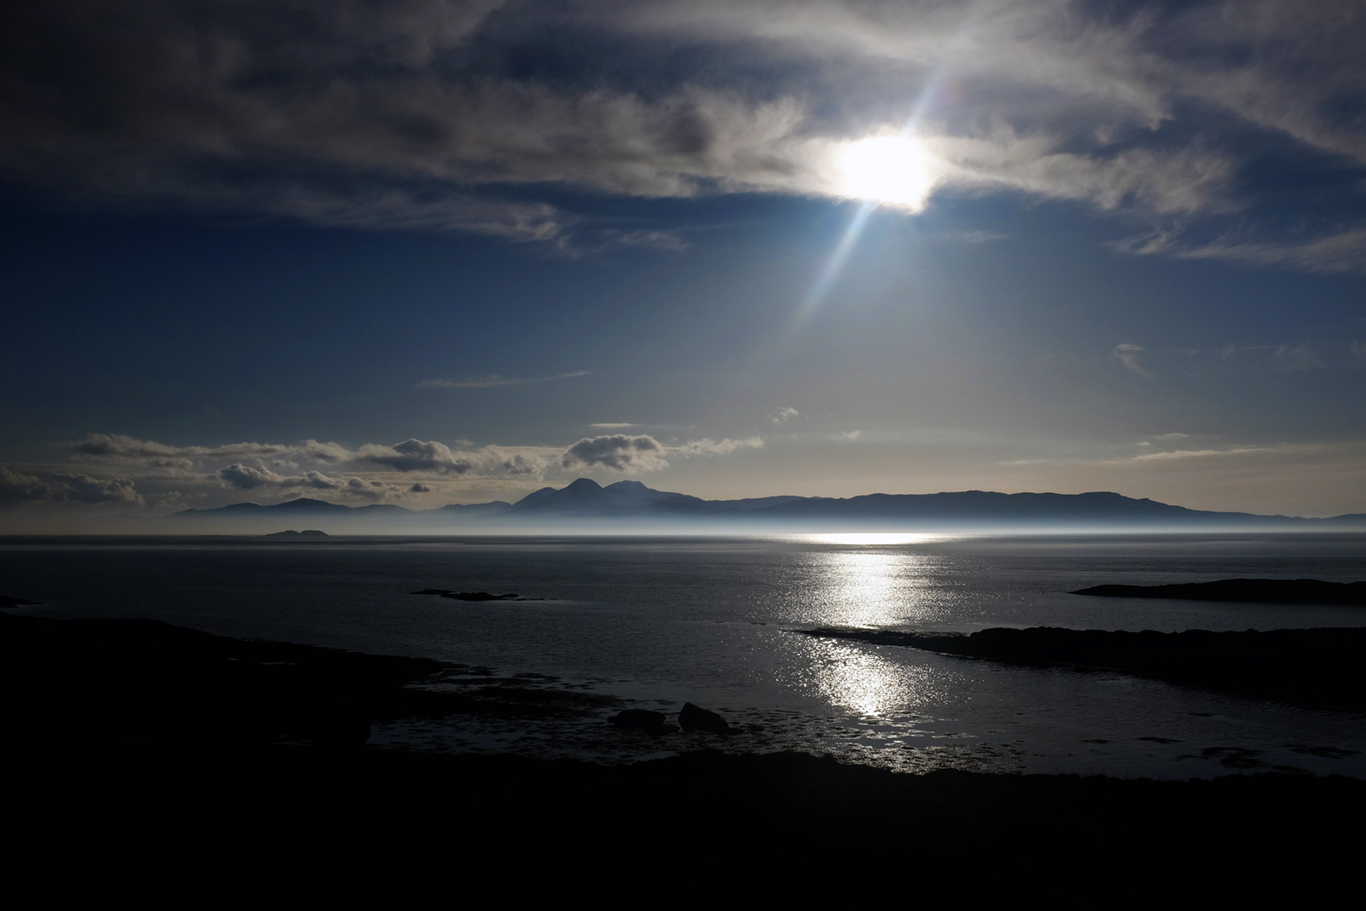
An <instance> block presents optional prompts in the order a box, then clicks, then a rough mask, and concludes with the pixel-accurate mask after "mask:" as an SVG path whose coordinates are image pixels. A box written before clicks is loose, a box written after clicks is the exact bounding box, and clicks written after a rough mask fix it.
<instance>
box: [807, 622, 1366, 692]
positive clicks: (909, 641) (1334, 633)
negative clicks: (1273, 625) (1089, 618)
mask: <svg viewBox="0 0 1366 911" xmlns="http://www.w3.org/2000/svg"><path fill="white" fill-rule="evenodd" d="M793 632H796V633H800V634H802V635H807V636H818V637H826V638H835V639H855V640H858V641H861V642H871V643H874V644H876V645H892V646H899V647H909V648H919V649H925V650H927V651H933V652H939V653H940V654H945V655H954V656H957V657H961V658H980V659H986V660H990V661H1002V662H1007V663H1010V664H1021V665H1027V666H1030V667H1068V668H1074V669H1077V670H1082V671H1120V672H1122V673H1126V674H1134V675H1137V676H1141V677H1151V678H1154V679H1158V680H1165V681H1167V682H1169V683H1177V684H1181V685H1184V686H1197V687H1203V688H1205V689H1211V690H1218V691H1220V692H1225V693H1233V694H1236V695H1240V696H1252V697H1256V698H1261V699H1271V700H1278V701H1286V702H1295V703H1299V704H1302V705H1307V706H1314V707H1323V708H1336V709H1347V710H1350V711H1366V681H1363V679H1362V677H1361V673H1360V670H1359V667H1358V662H1359V661H1360V656H1361V654H1362V650H1363V649H1366V629H1354V628H1349V629H1282V630H1269V631H1265V632H1258V631H1255V630H1248V631H1246V632H1210V631H1208V630H1186V631H1185V632H1180V633H1159V632H1155V631H1153V630H1144V631H1143V632H1110V631H1105V630H1072V629H1058V628H1056V627H1031V628H1029V629H985V630H981V631H979V632H975V633H972V634H971V635H966V636H965V635H961V634H947V635H946V634H926V633H909V632H897V631H894V630H869V629H850V628H842V627H821V628H818V629H811V630H793Z"/></svg>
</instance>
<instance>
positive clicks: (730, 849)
mask: <svg viewBox="0 0 1366 911" xmlns="http://www.w3.org/2000/svg"><path fill="white" fill-rule="evenodd" d="M0 648H2V649H3V652H4V653H3V655H2V656H0V657H3V659H4V660H3V663H0V673H3V686H4V698H3V699H0V730H3V731H4V732H5V734H4V736H5V740H4V743H3V749H0V780H3V781H4V782H5V804H4V807H5V815H4V825H3V826H0V857H3V858H4V863H5V870H6V873H5V877H4V884H3V887H0V891H2V892H3V895H4V897H5V899H6V905H7V906H9V907H19V908H68V907H94V906H98V907H102V908H107V907H114V908H119V907H137V908H185V907H204V906H217V905H228V904H243V903H248V902H249V903H252V904H260V903H261V900H262V898H263V897H265V896H270V898H271V899H272V900H273V903H305V902H306V903H307V904H308V906H338V905H339V906H348V907H349V906H361V905H365V906H372V907H423V906H427V905H431V906H433V907H435V906H437V905H438V904H439V905H441V906H445V905H449V904H451V903H452V902H453V901H460V900H467V899H469V898H470V897H472V896H476V895H484V896H492V897H494V898H497V899H499V900H501V901H505V902H508V903H510V904H526V903H530V902H538V903H539V902H551V901H554V902H556V903H563V902H564V899H565V897H566V896H576V897H577V896H583V897H585V898H587V899H588V900H589V901H592V902H593V903H595V904H600V903H603V901H604V898H606V897H607V896H612V897H613V898H614V897H615V896H616V895H619V894H623V893H622V887H623V886H624V887H626V890H627V891H626V892H625V893H624V894H626V895H629V896H630V898H629V900H632V901H638V900H639V896H640V895H641V894H642V892H641V891H640V890H639V889H635V888H634V886H643V887H646V888H649V889H653V890H657V889H658V887H659V883H660V880H661V877H662V876H665V875H666V871H669V870H676V869H678V868H679V867H681V866H686V867H691V868H696V867H699V866H701V867H703V868H704V869H705V870H706V875H705V876H704V877H699V876H685V877H681V878H675V879H671V880H670V881H669V884H668V890H669V891H668V895H669V897H670V901H673V900H674V899H675V896H687V897H688V898H689V899H696V900H711V901H714V900H715V898H716V897H717V896H718V895H726V896H732V895H734V896H740V897H744V896H747V895H755V894H757V895H761V896H762V899H763V900H764V901H766V902H771V901H789V902H790V901H795V900H801V901H803V902H810V901H812V900H813V899H819V900H826V901H833V900H838V901H844V902H847V901H849V900H851V899H852V898H854V897H857V898H859V899H863V900H866V899H868V898H876V897H878V896H879V895H883V894H889V893H890V890H895V894H901V895H904V894H905V893H906V891H907V889H911V890H912V891H913V893H914V896H915V898H917V899H919V900H920V901H922V902H923V901H927V900H935V899H941V900H942V899H952V900H954V901H957V902H960V903H961V902H964V901H966V902H968V903H971V904H981V903H984V902H986V901H993V902H996V901H1010V902H1013V903H1019V900H1020V899H1021V898H1022V897H1026V896H1029V897H1036V898H1039V899H1042V900H1045V901H1048V902H1050V903H1061V904H1069V903H1073V902H1077V903H1080V902H1082V901H1085V902H1087V903H1093V902H1094V900H1095V899H1096V897H1097V896H1102V895H1103V896H1123V898H1124V899H1125V900H1127V901H1132V902H1135V903H1137V902H1139V901H1164V902H1166V901H1169V900H1170V899H1171V897H1172V896H1173V895H1180V896H1181V897H1182V898H1183V899H1186V900H1187V901H1190V902H1207V903H1212V902H1219V903H1221V904H1225V903H1232V902H1239V901H1247V902H1256V903H1259V904H1261V903H1265V902H1268V901H1285V902H1289V901H1294V902H1296V903H1305V902H1327V900H1328V899H1329V898H1336V896H1337V893H1338V890H1341V889H1343V888H1344V887H1350V886H1352V885H1354V883H1355V878H1356V870H1357V868H1358V866H1359V856H1358V855H1359V846H1360V830H1359V826H1360V819H1361V818H1362V817H1363V813H1366V782H1361V781H1357V780H1353V779H1343V778H1336V777H1335V778H1314V777H1309V776H1291V775H1255V776H1231V777H1228V778H1222V779H1218V780H1215V781H1191V782H1172V781H1167V782H1154V781H1145V780H1117V779H1110V778H1100V777H1093V778H1091V777H1088V778H1079V777H1068V776H1033V775H1031V776H1019V777H1011V776H990V775H973V774H969V773H963V772H949V771H945V772H935V773H932V774H929V775H923V776H913V775H898V774H895V773H891V772H887V771H883V770H878V769H872V768H867V767H860V766H846V765H841V764H839V763H837V762H835V761H833V760H831V759H826V758H817V757H812V756H805V755H799V754H792V753H782V754H771V755H739V756H737V755H725V754H722V753H719V752H716V751H702V752H699V753H689V754H686V755H682V756H677V757H673V758H669V759H662V760H657V761H653V762H644V763H637V764H635V765H629V766H610V767H609V766H601V765H593V764H588V763H582V762H575V761H570V760H557V761H536V760H530V759H522V758H518V757H512V756H491V755H462V756H452V755H437V754H423V753H414V752H405V751H396V750H376V749H374V748H365V749H334V748H327V749H318V748H316V746H314V747H307V746H305V747H299V746H286V745H282V743H281V742H280V741H278V740H271V739H270V738H268V737H262V736H261V731H260V730H258V729H257V728H255V727H253V726H250V725H248V726H245V727H235V726H234V725H232V724H228V723H226V720H227V719H230V718H233V717H237V716H238V715H239V714H240V712H241V711H242V710H243V709H244V708H245V709H248V710H249V711H248V716H250V715H254V714H259V713H266V714H267V715H268V714H269V711H268V708H267V705H268V703H269V702H270V701H274V702H277V703H280V704H281V705H285V706H289V705H294V706H296V709H293V710H290V711H291V712H292V711H296V710H299V709H298V707H299V706H303V705H309V704H312V705H315V706H316V707H317V710H318V711H319V712H321V711H322V710H323V707H325V706H333V707H335V706H338V705H342V706H344V705H354V704H355V703H354V702H353V701H351V700H361V702H364V701H365V699H367V698H370V699H373V700H374V704H375V705H379V706H385V707H387V709H386V710H387V711H390V712H403V711H407V710H408V708H409V707H408V706H406V705H405V704H403V703H402V702H401V701H400V702H394V701H392V700H394V699H399V700H401V699H403V698H406V697H404V696H402V695H401V694H399V695H397V696H396V695H395V693H394V690H401V689H403V686H402V682H403V681H408V680H414V679H417V680H428V679H432V677H430V676H424V675H426V674H428V672H433V673H436V672H435V671H434V669H433V667H432V665H434V664H435V663H434V662H421V661H417V662H414V661H413V660H412V659H403V658H386V657H382V656H363V655H354V654H352V653H346V652H331V651H328V650H323V649H308V648H305V647H300V646H282V645H279V644H272V643H242V642H236V641H235V640H223V639H221V638H220V637H214V636H206V635H205V634H202V633H194V632H192V631H189V630H180V629H177V628H175V627H167V626H165V625H164V624H149V623H142V622H137V621H61V622H58V621H40V620H34V619H33V618H23V617H4V618H3V619H0ZM277 661H280V662H292V663H281V664H277V663H274V662H277ZM196 664H198V665H200V666H198V667H196V666H195V665H196ZM237 665H245V666H246V668H248V670H246V672H245V673H244V674H243V673H240V672H242V671H243V670H244V668H242V667H236V666H237ZM290 668H293V669H295V671H296V672H297V673H295V672H291V671H290V670H289V669H290ZM225 669H226V670H225ZM446 669H447V670H449V667H448V668H446ZM276 670H280V671H281V674H280V675H276V673H275V671H276ZM292 674H293V676H291V675H292ZM291 681H292V682H291ZM334 685H336V686H340V687H341V689H342V691H344V692H345V693H346V694H347V697H346V699H341V700H338V699H337V698H336V697H335V695H328V694H327V693H323V692H317V691H316V690H315V688H318V689H322V690H331V689H332V688H333V686H334ZM488 688H490V689H497V688H499V687H498V686H493V685H491V686H490V687H488ZM503 688H508V689H517V688H515V687H503ZM182 693H190V694H193V698H189V699H186V698H184V697H183V696H182V695H181V694H182ZM367 694H369V695H368V696H367ZM419 708H424V710H425V707H421V706H419ZM178 711H183V712H184V713H186V714H188V715H190V716H192V717H196V718H199V719H200V722H197V723H190V724H179V723H176V718H177V717H178V716H177V712H178ZM305 714H306V713H305ZM289 715H290V712H284V713H283V714H282V716H281V717H288V716H289ZM213 719H217V720H218V723H219V729H218V731H217V732H216V733H215V734H214V735H212V736H205V735H204V732H203V730H202V727H203V723H204V722H205V721H208V720H213ZM623 871H628V872H623ZM629 871H638V873H639V880H638V881H636V882H633V881H632V880H631V878H630V872H629ZM623 877H625V878H623ZM606 900H607V901H611V900H612V898H606Z"/></svg>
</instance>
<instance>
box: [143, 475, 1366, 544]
mask: <svg viewBox="0 0 1366 911" xmlns="http://www.w3.org/2000/svg"><path fill="white" fill-rule="evenodd" d="M305 518H306V519H307V520H308V522H309V524H310V525H315V526H318V527H320V528H327V529H328V530H329V531H330V533H332V534H338V533H341V534H348V533H349V534H367V533H381V534H390V533H407V534H423V533H436V534H441V533H450V532H460V531H470V530H480V531H489V532H495V533H496V532H498V531H508V532H516V531H525V530H530V529H535V528H545V529H547V530H552V531H572V530H576V529H586V530H600V529H607V528H617V527H619V528H622V529H624V530H635V531H640V532H660V533H668V532H669V531H671V530H675V529H676V530H680V531H698V530H714V531H716V532H718V533H725V532H727V531H734V532H752V531H760V532H762V531H773V532H798V531H835V530H849V531H857V530H861V529H867V530H888V529H896V530H901V531H918V530H964V531H971V530H1002V531H1009V530H1016V531H1050V530H1057V531H1067V530H1078V531H1086V530H1102V529H1103V530H1112V531H1124V530H1128V529H1132V530H1135V531H1153V530H1171V531H1180V530H1198V529H1214V528H1220V529H1230V530H1249V531H1255V530H1292V529H1299V530H1323V531H1330V530H1336V529H1344V530H1345V529H1358V528H1359V529H1366V515H1344V516H1336V517H1334V518H1331V519H1303V518H1298V517H1294V516H1260V515H1254V514H1252V513H1241V512H1210V511H1205V510H1198V509H1188V508H1186V507H1184V506H1174V505H1171V504H1168V503H1159V502H1157V501H1155V500H1149V499H1135V498H1133V497H1125V496H1122V495H1120V494H1117V493H1108V492H1093V493H1080V494H1059V493H1011V494H1007V493H996V492H992V491H982V490H966V491H957V492H951V493H932V494H882V493H876V494H867V495H865V496H857V497H849V498H847V499H839V498H831V497H797V496H777V497H759V498H754V499H740V500H703V499H701V498H699V497H694V496H689V495H688V494H681V493H670V492H668V491H662V490H654V489H652V488H650V487H646V486H645V485H644V484H642V483H640V482H639V481H618V482H616V483H615V484H609V485H607V486H606V487H604V486H602V485H600V484H598V483H597V482H596V481H593V480H591V479H589V478H579V479H578V480H576V481H574V482H572V483H571V484H569V485H567V486H565V487H561V488H554V487H543V488H541V489H540V490H537V491H535V492H533V493H530V494H528V495H527V496H525V497H523V498H522V499H521V500H519V501H518V502H516V503H511V504H509V503H505V502H502V501H494V502H490V503H474V504H452V505H450V506H442V507H439V508H437V509H428V510H412V509H407V508H405V507H402V506H397V505H394V504H389V503H381V504H372V505H369V506H358V507H350V506H342V505H340V504H337V503H328V502H325V501H323V500H315V499H309V498H306V497H301V498H299V499H297V500H290V501H289V502H286V503H277V504H274V505H268V506H262V505H259V504H256V503H235V504H233V505H231V506H222V507H219V508H217V509H187V510H184V511H183V512H179V513H176V514H174V515H173V516H169V517H167V519H166V521H168V522H174V523H178V524H179V525H180V526H182V527H184V528H185V529H186V530H189V529H190V528H193V530H194V531H195V532H196V533H213V532H237V533H251V534H260V533H263V532H260V531H251V530H250V529H255V528H258V527H263V526H264V525H266V524H269V525H273V527H274V528H279V527H280V524H282V523H283V522H284V521H285V520H287V519H305Z"/></svg>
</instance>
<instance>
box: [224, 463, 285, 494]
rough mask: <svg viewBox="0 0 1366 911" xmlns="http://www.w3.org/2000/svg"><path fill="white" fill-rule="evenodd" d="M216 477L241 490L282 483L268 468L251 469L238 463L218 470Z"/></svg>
mask: <svg viewBox="0 0 1366 911" xmlns="http://www.w3.org/2000/svg"><path fill="white" fill-rule="evenodd" d="M218 476H219V477H220V478H222V479H223V480H224V481H227V482H228V484H229V485H231V486H233V487H236V488H239V489H241V490H255V489H256V488H257V487H266V486H270V485H278V484H280V483H281V482H283V481H284V478H282V477H281V476H280V475H278V474H276V473H275V472H273V471H271V470H270V469H269V468H252V467H250V466H248V465H242V464H240V463H239V464H234V465H229V466H228V467H227V468H220V469H219V470H218Z"/></svg>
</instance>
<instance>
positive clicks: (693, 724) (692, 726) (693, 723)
mask: <svg viewBox="0 0 1366 911" xmlns="http://www.w3.org/2000/svg"><path fill="white" fill-rule="evenodd" d="M678 725H679V727H681V728H683V730H685V731H710V732H711V733H713V734H728V733H730V724H729V722H727V721H726V719H724V718H722V717H721V716H720V715H718V714H716V713H715V712H713V711H711V710H710V709H704V708H700V707H698V706H695V705H693V704H692V703H691V702H685V703H683V708H682V709H681V710H679V712H678Z"/></svg>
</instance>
